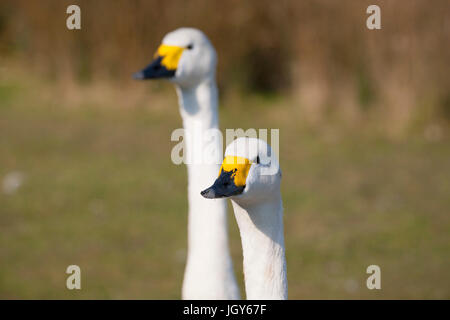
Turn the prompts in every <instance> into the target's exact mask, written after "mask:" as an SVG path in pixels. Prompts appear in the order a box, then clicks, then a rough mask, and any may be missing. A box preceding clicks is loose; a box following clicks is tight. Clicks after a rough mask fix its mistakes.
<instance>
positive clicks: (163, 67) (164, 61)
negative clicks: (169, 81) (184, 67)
mask: <svg viewBox="0 0 450 320" xmlns="http://www.w3.org/2000/svg"><path fill="white" fill-rule="evenodd" d="M184 49H185V48H183V47H178V46H168V45H165V44H162V45H161V46H159V48H158V51H157V52H156V53H155V59H154V60H153V61H152V62H151V63H150V64H149V65H148V66H147V67H145V68H144V69H143V70H141V71H138V72H136V73H135V74H133V78H134V79H137V80H145V79H159V78H171V77H173V76H174V75H175V72H176V71H177V67H178V62H179V60H180V58H181V54H182V53H183V50H184Z"/></svg>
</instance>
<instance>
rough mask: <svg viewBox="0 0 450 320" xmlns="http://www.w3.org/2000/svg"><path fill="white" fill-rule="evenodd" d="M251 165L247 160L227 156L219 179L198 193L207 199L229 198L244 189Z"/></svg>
mask: <svg viewBox="0 0 450 320" xmlns="http://www.w3.org/2000/svg"><path fill="white" fill-rule="evenodd" d="M251 165H252V163H251V161H250V160H248V159H247V158H243V157H234V156H227V157H225V159H224V160H223V162H222V167H221V168H220V172H219V177H218V178H217V179H216V181H214V184H213V185H212V186H211V187H209V188H207V189H205V190H203V191H202V192H200V194H201V195H202V196H203V197H205V198H207V199H217V198H225V197H231V196H235V195H238V194H241V193H242V192H243V191H244V189H245V184H246V180H247V175H248V172H249V171H250V167H251Z"/></svg>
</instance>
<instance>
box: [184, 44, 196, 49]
mask: <svg viewBox="0 0 450 320" xmlns="http://www.w3.org/2000/svg"><path fill="white" fill-rule="evenodd" d="M186 48H187V49H188V50H192V48H194V46H193V45H192V44H190V45H188V46H187V47H186Z"/></svg>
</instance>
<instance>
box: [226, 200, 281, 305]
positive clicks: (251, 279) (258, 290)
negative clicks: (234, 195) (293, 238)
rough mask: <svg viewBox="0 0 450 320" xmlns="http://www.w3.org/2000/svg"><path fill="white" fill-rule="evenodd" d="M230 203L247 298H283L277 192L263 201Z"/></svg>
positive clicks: (279, 213) (279, 211) (279, 209)
mask: <svg viewBox="0 0 450 320" xmlns="http://www.w3.org/2000/svg"><path fill="white" fill-rule="evenodd" d="M232 204H233V208H234V212H235V216H236V220H237V223H238V226H239V231H240V234H241V241H242V250H243V256H244V257H243V258H244V259H243V260H244V275H245V289H246V293H247V299H249V300H255V299H273V300H276V299H287V279H286V259H285V247H284V234H283V232H284V231H283V230H284V228H283V207H282V201H281V195H280V194H279V192H278V194H276V195H275V196H274V197H273V198H272V199H269V200H266V201H265V202H263V203H253V204H248V203H242V202H241V203H238V202H237V201H235V200H232Z"/></svg>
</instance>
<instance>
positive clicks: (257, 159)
mask: <svg viewBox="0 0 450 320" xmlns="http://www.w3.org/2000/svg"><path fill="white" fill-rule="evenodd" d="M256 163H257V164H259V156H257V157H256Z"/></svg>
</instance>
